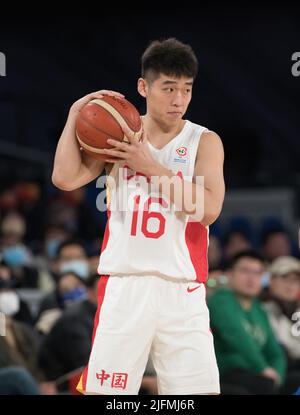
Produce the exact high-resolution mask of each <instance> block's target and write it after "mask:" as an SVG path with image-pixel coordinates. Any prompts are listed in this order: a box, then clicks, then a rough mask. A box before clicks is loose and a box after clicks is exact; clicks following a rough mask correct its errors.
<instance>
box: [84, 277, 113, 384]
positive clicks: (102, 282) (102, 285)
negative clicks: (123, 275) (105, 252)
mask: <svg viewBox="0 0 300 415" xmlns="http://www.w3.org/2000/svg"><path fill="white" fill-rule="evenodd" d="M108 278H109V275H101V276H100V279H99V281H98V307H97V311H96V315H95V319H94V329H93V336H92V347H93V344H94V339H95V335H96V331H97V329H98V326H99V318H100V312H101V308H102V304H103V300H104V296H105V290H106V286H107V281H108ZM88 370H89V363H88V364H87V366H86V367H85V369H84V371H83V374H82V387H83V390H84V391H85V390H86V380H87V377H88Z"/></svg>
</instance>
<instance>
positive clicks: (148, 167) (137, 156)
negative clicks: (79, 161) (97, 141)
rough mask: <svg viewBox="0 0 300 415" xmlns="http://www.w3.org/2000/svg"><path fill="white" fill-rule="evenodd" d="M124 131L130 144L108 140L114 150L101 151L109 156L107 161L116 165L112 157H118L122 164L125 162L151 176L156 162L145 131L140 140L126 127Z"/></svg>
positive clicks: (131, 167)
mask: <svg viewBox="0 0 300 415" xmlns="http://www.w3.org/2000/svg"><path fill="white" fill-rule="evenodd" d="M122 130H123V132H124V134H125V136H126V137H127V139H128V142H126V141H122V142H120V141H118V140H113V139H108V140H107V143H108V144H110V145H112V146H113V147H114V148H111V149H102V150H101V153H102V154H106V155H107V158H106V161H107V162H109V163H115V162H116V159H114V158H111V157H118V158H119V159H120V162H124V164H126V165H127V166H128V167H129V168H130V169H132V170H134V171H138V172H140V173H144V174H145V175H151V172H152V171H153V167H154V165H155V163H156V160H155V159H154V158H153V157H152V155H151V153H150V150H149V146H148V139H147V135H146V133H145V131H143V132H142V135H141V137H140V138H138V137H137V136H136V135H135V134H134V133H133V132H132V131H131V130H130V129H129V128H127V127H126V126H124V127H123V128H122ZM110 156H111V157H110Z"/></svg>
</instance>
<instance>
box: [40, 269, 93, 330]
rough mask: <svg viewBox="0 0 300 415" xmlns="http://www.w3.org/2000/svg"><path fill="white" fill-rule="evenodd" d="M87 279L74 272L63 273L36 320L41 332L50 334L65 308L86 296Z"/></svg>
mask: <svg viewBox="0 0 300 415" xmlns="http://www.w3.org/2000/svg"><path fill="white" fill-rule="evenodd" d="M86 295H87V294H86V286H85V280H83V279H82V278H81V277H79V276H78V275H77V274H76V273H74V272H65V273H63V274H62V275H61V276H60V278H59V281H58V283H57V289H56V290H55V292H54V293H53V297H50V296H48V298H47V299H48V302H47V303H46V301H45V300H44V308H43V310H42V311H41V312H40V314H39V317H38V319H37V322H36V326H35V327H36V329H37V330H38V332H39V333H40V334H44V335H45V334H48V333H49V332H50V331H51V329H52V327H53V325H54V324H55V323H56V321H57V320H58V319H59V318H60V317H61V315H62V313H63V310H64V309H65V308H67V307H69V306H70V305H71V304H73V303H76V302H79V301H82V300H84V299H85V298H86Z"/></svg>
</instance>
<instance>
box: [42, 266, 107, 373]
mask: <svg viewBox="0 0 300 415" xmlns="http://www.w3.org/2000/svg"><path fill="white" fill-rule="evenodd" d="M98 279H99V275H97V274H94V275H92V276H90V277H89V278H88V279H87V280H86V282H85V283H86V287H87V299H86V300H83V301H80V302H78V303H76V304H72V305H71V306H69V307H68V308H67V309H66V310H65V311H64V312H63V314H62V316H61V317H60V318H59V319H58V321H57V322H56V323H55V325H54V326H53V328H52V329H51V331H50V333H49V334H48V335H47V336H46V337H45V339H44V341H43V343H42V346H41V349H40V353H39V361H40V365H41V367H42V369H43V371H44V373H45V374H46V376H47V378H48V379H49V380H57V379H58V378H59V377H61V376H63V375H66V374H67V373H69V372H72V371H74V370H76V369H79V368H81V367H83V366H85V365H86V364H87V362H88V359H89V354H90V349H91V341H92V333H93V325H94V316H95V313H96V309H97V282H98Z"/></svg>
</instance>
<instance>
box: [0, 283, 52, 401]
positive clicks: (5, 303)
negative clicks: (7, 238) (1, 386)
mask: <svg viewBox="0 0 300 415" xmlns="http://www.w3.org/2000/svg"><path fill="white" fill-rule="evenodd" d="M19 305H20V299H19V297H18V295H17V294H16V293H15V292H14V290H13V289H12V288H10V287H9V286H3V285H2V287H0V313H1V335H0V369H4V368H7V369H9V368H10V367H15V366H17V367H20V368H23V369H24V371H25V372H26V373H29V374H30V375H31V376H32V377H33V379H35V381H36V382H37V383H38V384H39V389H40V391H43V393H47V394H48V393H49V394H54V393H56V388H55V387H54V385H53V384H51V383H48V382H45V377H44V374H43V372H42V371H41V370H40V368H39V366H38V362H37V348H38V343H37V337H36V336H35V334H34V331H33V330H32V328H31V327H30V326H28V325H27V324H25V323H21V322H18V321H16V320H15V319H14V318H13V315H14V314H16V312H17V311H18V309H19ZM5 373H6V376H8V378H9V379H11V377H9V376H10V371H6V372H4V374H5ZM2 374H3V372H2ZM2 379H3V378H2ZM6 382H8V379H7V381H6Z"/></svg>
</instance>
